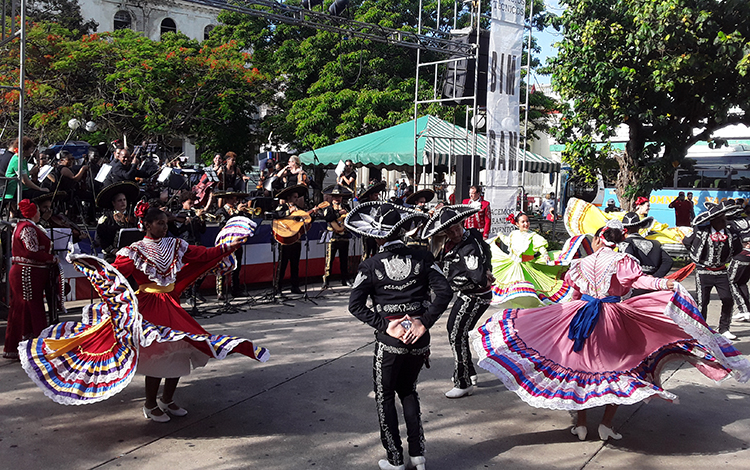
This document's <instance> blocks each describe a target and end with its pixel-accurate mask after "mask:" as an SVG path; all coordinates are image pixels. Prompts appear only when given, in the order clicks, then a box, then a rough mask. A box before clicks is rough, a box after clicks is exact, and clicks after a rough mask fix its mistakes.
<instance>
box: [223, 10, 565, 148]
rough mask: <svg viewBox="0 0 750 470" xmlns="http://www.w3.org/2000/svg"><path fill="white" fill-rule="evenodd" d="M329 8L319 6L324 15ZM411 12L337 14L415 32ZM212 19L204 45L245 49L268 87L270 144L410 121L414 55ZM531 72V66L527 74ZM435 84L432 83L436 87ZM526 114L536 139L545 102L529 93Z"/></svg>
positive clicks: (297, 29) (458, 110) (321, 34)
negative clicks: (213, 24)
mask: <svg viewBox="0 0 750 470" xmlns="http://www.w3.org/2000/svg"><path fill="white" fill-rule="evenodd" d="M535 1H536V8H537V10H536V11H537V15H535V20H534V23H535V27H537V28H541V27H543V24H544V18H545V15H546V12H545V11H544V2H543V1H542V0H535ZM329 4H330V2H326V3H325V4H324V8H327V6H328V5H329ZM443 6H444V5H443ZM485 6H486V7H489V4H485ZM436 8H437V3H436V2H425V3H424V5H423V10H424V11H433V12H435V11H436ZM418 12H419V3H418V2H417V1H415V0H410V1H407V2H402V1H396V0H377V1H375V0H362V1H356V2H351V3H350V6H349V8H348V9H347V12H346V14H345V15H346V16H348V17H350V18H352V19H354V20H356V21H360V22H366V23H370V24H377V25H380V26H383V27H388V28H398V29H403V30H406V31H412V32H416V31H417V22H418V16H417V14H418ZM486 13H489V11H488V12H486ZM451 14H452V13H451ZM435 16H436V15H435V14H433V15H431V16H430V17H429V18H423V21H425V23H424V25H425V26H427V27H431V28H439V29H440V30H441V31H443V32H448V31H450V29H451V28H452V26H453V21H452V16H451V17H450V18H449V17H448V16H449V15H448V13H447V12H445V11H444V12H443V14H442V15H441V16H443V18H442V21H440V24H437V22H436V20H435ZM220 20H221V21H222V22H223V23H224V26H222V27H218V28H216V29H215V30H214V31H213V32H212V35H211V38H210V39H209V42H211V43H213V44H218V43H221V42H224V41H227V40H236V41H237V42H238V43H239V44H241V45H242V46H244V47H246V48H248V49H252V50H253V65H254V66H255V67H258V69H259V70H260V72H261V73H262V74H264V75H265V76H267V77H269V79H270V80H272V82H273V83H274V86H273V87H271V88H270V90H269V92H270V93H271V95H270V96H267V97H266V98H267V101H268V102H270V103H271V106H270V109H269V114H268V115H267V116H266V119H264V122H263V123H262V127H263V129H264V130H265V132H266V133H267V134H271V133H272V138H273V141H274V143H276V144H280V143H285V144H289V145H291V146H292V147H293V148H298V149H300V150H307V149H310V148H319V147H322V146H325V145H330V144H332V143H335V142H338V141H342V140H346V139H349V138H352V137H356V136H359V135H363V134H367V133H370V132H374V131H377V130H380V129H384V128H387V127H390V126H393V125H396V124H400V123H402V122H405V121H408V120H411V119H413V117H414V92H415V84H416V82H415V80H416V66H415V64H416V56H417V52H416V51H415V50H414V49H410V48H406V47H400V46H397V45H393V44H382V43H379V42H375V41H371V40H367V39H360V38H355V37H345V36H344V35H342V34H338V33H332V32H329V31H324V30H315V29H312V28H306V27H301V26H299V25H289V24H286V23H278V22H275V21H272V20H267V19H263V18H255V17H248V16H244V15H241V14H238V13H229V12H224V13H222V14H221V15H220ZM468 21H469V17H468V10H466V9H464V10H462V11H461V12H460V14H459V15H458V22H457V25H456V26H457V27H458V28H462V27H465V26H468ZM483 21H485V20H483ZM525 46H526V44H525V43H524V47H525ZM536 52H538V48H537V49H536ZM443 58H445V56H443V55H440V54H437V53H434V52H422V56H421V62H428V61H431V60H438V59H443ZM524 63H525V62H524ZM538 65H539V64H538V61H535V62H534V67H536V66H538ZM438 73H439V75H440V74H441V73H442V70H441V71H439V72H438ZM419 79H420V82H421V83H420V87H419V90H420V99H428V98H432V84H433V82H434V81H435V76H434V75H433V71H432V70H431V69H430V68H428V67H425V68H422V69H421V70H420V77H419ZM441 79H442V76H439V77H438V81H439V80H441ZM530 109H531V110H532V121H531V125H530V129H529V132H530V135H532V136H533V135H535V134H537V135H538V133H540V132H543V131H545V130H546V128H547V127H546V126H548V124H547V123H546V122H547V120H548V115H549V110H550V109H554V108H553V103H552V102H551V101H550V99H549V98H548V97H545V96H544V94H543V93H540V92H538V93H534V94H532V96H531V98H530ZM419 113H420V115H422V114H434V115H437V116H440V117H442V118H444V119H446V120H448V121H452V122H456V123H457V124H460V125H463V123H464V120H465V110H464V107H455V106H441V105H439V104H431V105H425V106H422V107H420V109H419Z"/></svg>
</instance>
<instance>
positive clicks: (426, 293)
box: [349, 242, 453, 349]
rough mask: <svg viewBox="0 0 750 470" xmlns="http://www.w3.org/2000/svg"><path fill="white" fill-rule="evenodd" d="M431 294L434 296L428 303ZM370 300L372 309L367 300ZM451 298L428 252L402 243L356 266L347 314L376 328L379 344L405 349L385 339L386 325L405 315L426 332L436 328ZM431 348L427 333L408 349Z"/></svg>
mask: <svg viewBox="0 0 750 470" xmlns="http://www.w3.org/2000/svg"><path fill="white" fill-rule="evenodd" d="M430 292H433V293H434V295H435V298H434V300H432V301H430ZM368 297H369V298H372V308H368V307H367V299H368ZM452 298H453V291H452V290H451V288H450V285H449V284H448V281H447V280H446V279H445V276H443V273H442V271H440V268H438V266H437V264H435V259H434V257H433V256H432V253H430V252H429V251H424V250H418V249H413V248H409V247H407V246H406V245H404V244H403V243H402V242H398V243H395V244H392V245H388V246H387V247H384V248H383V250H382V251H381V252H379V253H378V254H376V255H375V256H373V257H372V258H368V259H366V260H364V261H363V262H362V263H360V265H359V272H358V273H357V278H356V279H355V280H354V286H353V287H352V291H351V294H350V296H349V312H350V313H351V314H352V315H354V316H355V317H357V318H358V319H359V320H361V321H363V322H364V323H367V324H368V325H370V326H372V327H373V328H375V330H376V333H375V336H376V337H377V339H378V341H380V342H382V343H384V344H387V345H389V346H396V347H407V345H405V344H404V343H402V342H401V341H399V340H397V339H396V338H392V337H391V336H388V335H387V334H386V333H385V331H386V329H387V328H388V323H389V322H390V321H392V320H394V319H397V318H401V317H403V316H404V315H407V314H408V315H410V316H412V317H414V316H419V317H421V321H422V324H423V325H424V326H425V327H427V328H428V329H429V328H430V327H432V325H434V324H435V322H436V321H437V320H438V318H440V315H442V314H443V312H444V311H445V309H446V308H447V307H448V304H449V303H450V301H451V299H452ZM429 344H430V337H429V333H427V334H425V335H423V336H422V337H421V338H419V340H418V341H417V342H416V343H414V344H411V345H408V348H411V349H414V348H421V347H425V346H427V345H429Z"/></svg>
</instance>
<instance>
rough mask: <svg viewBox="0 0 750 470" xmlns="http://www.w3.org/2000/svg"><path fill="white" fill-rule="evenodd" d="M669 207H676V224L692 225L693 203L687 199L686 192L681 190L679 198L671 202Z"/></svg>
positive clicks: (682, 225)
mask: <svg viewBox="0 0 750 470" xmlns="http://www.w3.org/2000/svg"><path fill="white" fill-rule="evenodd" d="M669 208H670V209H674V218H675V225H677V226H678V227H690V221H691V217H690V213H691V211H692V210H693V203H692V202H689V201H688V200H687V199H685V193H684V192H683V191H680V192H679V193H678V194H677V198H676V199H675V200H673V201H672V202H670V203H669Z"/></svg>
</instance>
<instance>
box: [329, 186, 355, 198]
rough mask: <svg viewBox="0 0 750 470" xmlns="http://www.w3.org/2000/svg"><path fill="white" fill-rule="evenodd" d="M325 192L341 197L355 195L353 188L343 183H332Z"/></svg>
mask: <svg viewBox="0 0 750 470" xmlns="http://www.w3.org/2000/svg"><path fill="white" fill-rule="evenodd" d="M323 194H329V195H331V196H341V197H352V196H353V195H354V193H352V190H351V189H349V188H347V187H346V186H344V185H343V184H332V185H330V186H328V187H327V188H326V189H324V190H323Z"/></svg>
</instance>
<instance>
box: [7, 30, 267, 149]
mask: <svg viewBox="0 0 750 470" xmlns="http://www.w3.org/2000/svg"><path fill="white" fill-rule="evenodd" d="M29 31H30V32H29V34H28V51H29V52H28V60H27V82H26V88H27V95H26V96H27V98H26V101H25V105H26V110H27V112H26V116H27V119H28V123H27V124H28V125H29V128H30V130H29V134H31V135H34V134H36V137H41V138H42V139H44V140H45V141H47V142H49V141H54V140H60V139H64V138H65V136H67V134H68V127H67V123H68V120H70V119H72V118H77V119H79V120H82V121H88V120H92V121H94V122H96V123H97V125H98V128H99V130H98V131H97V135H93V136H90V137H91V140H104V139H108V138H114V137H120V136H122V135H126V136H127V137H128V140H129V141H132V142H139V141H141V140H143V139H152V140H157V141H169V140H172V139H173V138H175V137H188V138H191V139H193V140H195V141H196V143H197V144H199V145H200V146H201V148H203V149H205V151H206V152H207V153H210V152H213V151H217V150H218V151H221V150H225V149H233V150H235V151H237V152H239V153H241V152H243V151H246V150H247V151H248V152H249V151H250V150H251V146H252V144H253V142H255V141H256V139H255V136H254V135H253V132H252V129H253V128H255V126H256V124H257V120H258V114H257V106H258V105H259V104H260V103H259V101H258V100H259V99H260V97H261V92H262V90H263V88H264V87H265V86H266V83H267V82H266V80H265V79H264V77H263V76H262V75H261V74H260V73H259V72H258V71H257V70H256V69H253V68H251V67H249V66H248V63H249V61H250V56H249V54H247V53H245V52H242V51H241V50H240V48H239V47H238V46H237V45H236V44H235V43H234V42H228V43H226V44H221V45H218V46H213V47H211V46H208V45H207V44H205V45H202V44H201V43H199V42H198V41H194V40H191V39H189V38H187V37H186V36H184V35H182V34H179V33H177V34H173V33H170V34H165V35H164V37H163V38H162V40H161V41H152V40H150V39H148V38H146V37H143V36H142V35H141V34H140V33H136V32H134V31H131V30H127V29H126V30H119V31H115V32H112V33H102V34H91V35H84V36H83V37H81V38H78V39H76V38H74V37H73V36H72V35H71V34H70V32H69V31H67V30H65V29H63V28H61V27H60V26H58V25H55V24H51V23H39V24H34V25H33V26H32V27H31V28H30V30H29ZM10 52H11V56H6V57H4V58H3V59H2V62H0V84H12V83H14V81H17V79H18V59H17V45H16V49H15V50H11V51H10ZM13 54H15V60H14V59H13V57H12V55H13ZM17 106H18V94H17V92H6V93H4V94H3V95H2V99H1V100H0V112H1V113H2V115H0V116H2V117H0V119H4V120H5V121H8V122H14V119H15V117H14V116H15V113H17V111H16V110H17ZM82 137H84V136H83V135H82Z"/></svg>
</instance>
